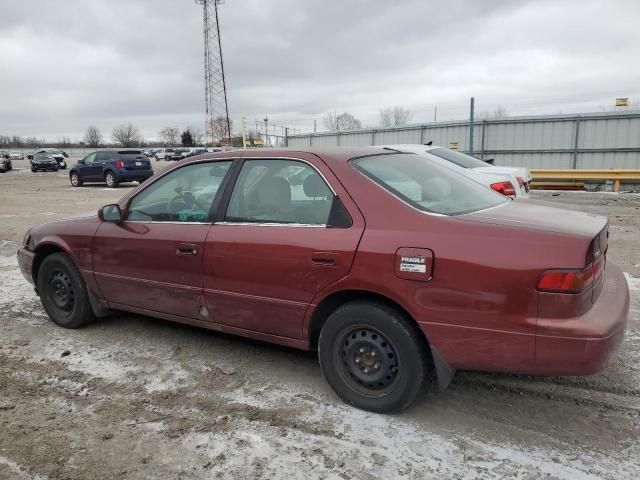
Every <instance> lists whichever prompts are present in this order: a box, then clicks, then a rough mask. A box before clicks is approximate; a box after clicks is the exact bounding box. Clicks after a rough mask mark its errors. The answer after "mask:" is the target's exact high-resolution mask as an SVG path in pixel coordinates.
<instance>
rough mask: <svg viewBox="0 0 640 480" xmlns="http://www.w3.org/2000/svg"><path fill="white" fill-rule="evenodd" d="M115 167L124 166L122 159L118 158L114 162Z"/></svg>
mask: <svg viewBox="0 0 640 480" xmlns="http://www.w3.org/2000/svg"><path fill="white" fill-rule="evenodd" d="M116 168H124V162H123V161H122V160H118V161H117V162H116Z"/></svg>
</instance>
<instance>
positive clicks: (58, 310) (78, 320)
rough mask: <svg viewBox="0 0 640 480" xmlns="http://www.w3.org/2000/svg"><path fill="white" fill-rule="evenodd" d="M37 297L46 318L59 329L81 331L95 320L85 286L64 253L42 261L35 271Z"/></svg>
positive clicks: (50, 256) (55, 254)
mask: <svg viewBox="0 0 640 480" xmlns="http://www.w3.org/2000/svg"><path fill="white" fill-rule="evenodd" d="M38 293H39V294H40V299H41V300H42V305H43V306H44V309H45V311H46V312H47V315H49V318H51V320H53V322H54V323H56V324H57V325H60V326H61V327H64V328H78V327H82V326H83V325H86V324H87V323H89V322H90V321H92V320H93V319H94V318H95V317H94V315H93V310H92V309H91V302H90V300H89V292H88V290H87V286H86V284H85V283H84V280H83V279H82V276H81V275H80V272H79V271H78V269H77V268H76V266H75V265H74V263H73V261H72V260H71V259H70V258H69V257H68V256H67V255H66V254H64V253H54V254H52V255H49V256H48V257H47V258H45V259H44V260H43V262H42V265H41V266H40V269H39V271H38Z"/></svg>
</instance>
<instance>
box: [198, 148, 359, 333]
mask: <svg viewBox="0 0 640 480" xmlns="http://www.w3.org/2000/svg"><path fill="white" fill-rule="evenodd" d="M309 160H313V161H314V162H315V163H312V162H310V161H309ZM327 179H329V182H331V181H332V180H333V183H332V184H329V183H328V182H327ZM331 185H333V188H332V186H331ZM336 191H337V192H338V194H337V195H336ZM226 197H227V196H225V200H224V201H223V204H222V205H221V209H220V211H224V212H225V213H224V217H221V218H218V219H216V222H215V224H214V225H213V227H212V228H211V231H210V232H209V235H208V237H207V240H206V243H205V252H204V253H205V256H204V266H203V273H204V293H205V298H206V300H207V307H208V310H209V315H210V318H211V321H212V322H215V323H220V324H223V325H225V326H228V327H234V328H236V329H242V330H245V331H254V332H261V333H266V334H270V335H276V336H280V337H287V338H293V339H300V338H302V331H303V321H304V315H305V312H306V310H307V308H308V306H309V304H310V302H311V301H312V299H313V298H314V296H315V295H316V294H317V293H318V292H319V291H321V290H322V289H324V288H325V287H327V286H329V285H330V284H332V283H334V282H336V281H338V280H340V279H341V278H343V277H344V276H345V275H347V274H348V272H349V269H350V268H351V264H352V262H353V258H354V255H355V252H356V249H357V246H358V242H359V241H360V237H361V236H362V232H363V230H364V221H363V219H362V217H361V216H360V214H359V212H358V210H357V209H356V208H355V207H354V205H353V203H351V200H350V199H348V195H347V194H346V192H345V191H344V190H343V189H342V187H341V185H340V183H339V182H338V181H337V180H336V179H335V177H333V175H332V173H331V171H330V170H329V169H328V168H327V167H326V165H324V164H323V163H322V162H320V161H319V160H318V159H317V157H314V156H312V155H309V158H308V159H307V160H304V159H302V158H301V159H295V160H294V159H245V160H243V164H242V167H241V169H240V171H239V173H238V176H237V180H236V181H235V185H234V186H233V190H232V191H231V194H230V195H229V196H228V198H226ZM340 197H342V198H346V199H347V202H344V203H343V202H342V201H341V200H340V199H339V198H340ZM225 203H227V204H228V206H227V207H226V211H225V210H224V209H225ZM345 205H347V206H348V207H350V208H347V209H346V210H345ZM347 211H348V214H347ZM341 213H342V215H340V214H341ZM349 217H351V218H350V219H349ZM334 218H335V219H336V220H334ZM332 223H333V225H332Z"/></svg>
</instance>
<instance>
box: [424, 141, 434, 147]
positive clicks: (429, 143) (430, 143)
mask: <svg viewBox="0 0 640 480" xmlns="http://www.w3.org/2000/svg"><path fill="white" fill-rule="evenodd" d="M425 145H426V146H428V147H430V146H431V145H433V140H429V141H428V142H427V143H425Z"/></svg>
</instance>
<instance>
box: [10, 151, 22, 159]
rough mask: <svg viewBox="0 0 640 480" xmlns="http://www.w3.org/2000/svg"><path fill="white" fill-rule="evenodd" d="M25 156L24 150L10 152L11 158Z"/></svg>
mask: <svg viewBox="0 0 640 480" xmlns="http://www.w3.org/2000/svg"><path fill="white" fill-rule="evenodd" d="M23 158H24V155H23V154H22V152H18V151H15V150H14V151H13V152H11V153H10V154H9V160H22V159H23Z"/></svg>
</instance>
